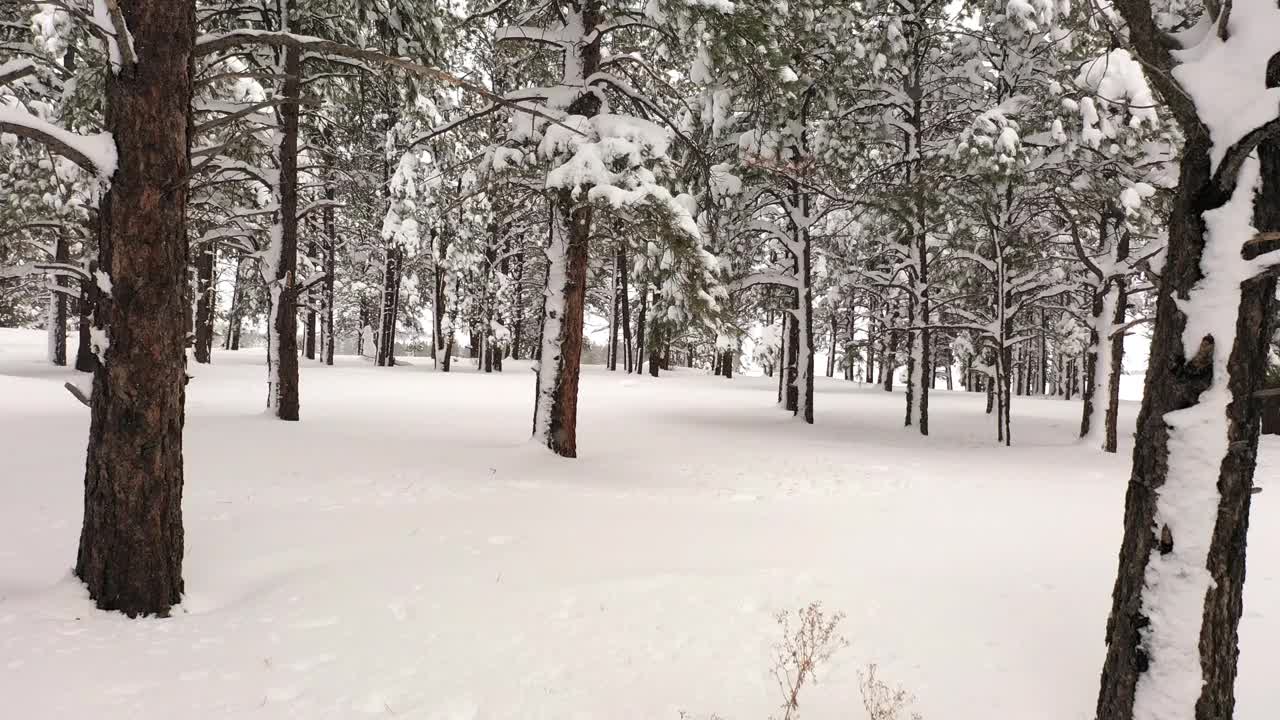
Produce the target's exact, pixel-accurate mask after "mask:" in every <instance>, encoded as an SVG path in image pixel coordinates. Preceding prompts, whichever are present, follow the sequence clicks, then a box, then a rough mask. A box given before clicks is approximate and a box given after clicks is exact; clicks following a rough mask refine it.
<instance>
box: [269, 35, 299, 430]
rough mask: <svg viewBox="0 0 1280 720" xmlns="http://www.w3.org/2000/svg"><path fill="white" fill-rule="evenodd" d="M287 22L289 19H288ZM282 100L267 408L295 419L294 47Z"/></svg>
mask: <svg viewBox="0 0 1280 720" xmlns="http://www.w3.org/2000/svg"><path fill="white" fill-rule="evenodd" d="M286 21H287V19H286ZM283 52H284V67H283V68H282V69H283V71H284V80H283V82H282V87H281V91H282V92H283V94H284V97H285V101H284V102H282V103H281V104H280V129H279V131H278V132H279V133H280V150H279V153H280V157H279V160H280V179H279V203H280V207H279V209H278V210H277V217H278V220H277V222H279V223H280V227H279V228H278V232H279V240H278V243H279V244H278V247H276V248H275V253H274V254H275V257H273V258H272V261H271V263H270V265H271V266H273V267H271V268H270V269H271V270H273V271H274V272H273V277H270V278H267V282H268V283H270V291H271V309H272V313H271V318H270V319H269V322H270V323H271V327H270V328H269V334H270V339H269V340H268V341H267V366H268V375H269V381H268V392H267V407H268V408H271V409H272V410H273V411H274V412H275V415H276V417H278V418H280V419H281V420H297V419H298V279H297V273H298V96H299V94H300V93H301V89H302V83H301V78H300V75H301V72H302V69H301V68H302V59H301V51H300V50H299V49H298V48H296V47H288V48H285V49H284V51H283Z"/></svg>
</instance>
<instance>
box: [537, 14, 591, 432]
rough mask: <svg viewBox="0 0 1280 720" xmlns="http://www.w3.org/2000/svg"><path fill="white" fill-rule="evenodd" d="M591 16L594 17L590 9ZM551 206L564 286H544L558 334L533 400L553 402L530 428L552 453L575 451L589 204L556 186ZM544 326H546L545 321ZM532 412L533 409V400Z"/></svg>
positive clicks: (543, 364)
mask: <svg viewBox="0 0 1280 720" xmlns="http://www.w3.org/2000/svg"><path fill="white" fill-rule="evenodd" d="M591 17H592V18H593V19H594V18H595V15H592V16H591ZM594 47H595V53H594V58H595V63H594V64H593V67H594V66H598V64H599V46H598V45H595V46H594ZM584 54H586V53H584ZM590 107H595V106H594V105H592V106H590ZM593 114H594V113H593ZM552 212H556V213H560V218H559V220H558V221H559V222H562V223H564V231H565V232H566V234H567V237H566V238H565V240H566V244H567V247H566V249H565V254H566V257H565V274H564V287H563V288H558V289H556V288H549V289H548V292H554V291H556V290H559V291H560V292H561V293H563V294H562V298H563V301H562V308H563V315H562V317H561V318H560V335H559V337H558V338H555V339H554V342H555V343H556V349H557V355H556V356H555V357H551V358H548V357H545V355H546V352H545V347H546V344H545V339H544V345H543V347H544V351H543V353H542V355H543V356H544V357H542V358H541V359H540V360H539V370H538V372H539V375H541V374H542V373H545V372H553V373H555V375H554V378H555V382H554V389H553V391H552V393H551V396H550V397H542V394H541V393H539V396H538V398H537V403H542V402H548V401H550V402H551V403H552V404H551V408H550V411H549V415H548V416H547V418H548V425H547V427H546V428H545V429H541V428H537V427H535V428H534V430H535V432H537V431H539V430H541V431H543V432H544V433H545V435H544V437H543V439H544V441H545V442H546V445H547V447H548V448H549V449H550V450H551V451H552V452H554V453H555V454H557V455H560V456H561V457H577V456H578V380H579V375H580V373H581V369H582V323H583V319H584V315H585V310H586V297H587V262H588V259H589V254H590V233H591V207H590V206H582V205H581V204H579V203H577V202H576V201H575V200H574V197H573V193H572V192H571V191H569V190H561V191H558V192H557V193H556V197H555V204H554V206H553V210H552ZM543 332H546V329H545V325H544V330H543ZM541 386H542V378H541V377H539V387H541ZM534 412H535V413H537V412H538V408H537V406H536V405H535V408H534Z"/></svg>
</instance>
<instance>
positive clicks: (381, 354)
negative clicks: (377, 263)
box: [376, 243, 402, 367]
mask: <svg viewBox="0 0 1280 720" xmlns="http://www.w3.org/2000/svg"><path fill="white" fill-rule="evenodd" d="M401 252H402V250H401V248H400V246H399V245H397V244H394V243H389V244H388V246H387V258H386V266H385V267H384V269H383V273H382V306H381V311H380V312H379V313H378V354H377V357H376V364H377V365H378V367H388V366H392V365H395V364H396V360H395V344H396V340H395V326H396V319H397V318H396V306H397V300H398V298H397V295H398V294H399V293H397V291H396V290H397V288H398V287H399V286H400V256H401Z"/></svg>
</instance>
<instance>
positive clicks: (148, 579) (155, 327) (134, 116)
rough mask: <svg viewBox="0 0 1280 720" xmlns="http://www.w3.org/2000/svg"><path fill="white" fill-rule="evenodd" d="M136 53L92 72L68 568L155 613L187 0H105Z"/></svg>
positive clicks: (162, 607) (170, 445)
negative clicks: (90, 309)
mask: <svg viewBox="0 0 1280 720" xmlns="http://www.w3.org/2000/svg"><path fill="white" fill-rule="evenodd" d="M119 7H120V10H121V12H122V13H123V16H124V20H125V22H126V23H127V25H128V27H129V28H130V30H131V31H132V34H133V37H132V40H133V48H134V49H135V51H136V53H137V62H136V63H134V64H131V65H127V66H125V67H122V68H121V69H120V71H119V72H118V73H111V72H108V73H104V75H105V77H106V108H107V109H106V128H107V130H108V131H109V132H111V133H112V136H113V137H114V138H115V143H116V153H117V157H118V166H117V169H116V172H115V175H114V176H113V180H112V184H111V188H110V190H109V191H108V193H107V195H106V197H105V198H104V199H103V202H102V207H101V226H100V230H99V267H100V268H101V269H102V271H103V272H104V273H105V274H106V275H107V276H108V277H109V278H110V282H111V288H112V292H111V295H110V296H109V297H107V296H104V297H102V298H101V299H100V301H99V302H98V303H97V307H96V308H95V313H94V325H95V328H96V331H97V332H98V333H103V334H104V335H103V336H104V337H105V339H106V342H104V343H102V345H100V346H99V347H98V352H99V355H100V358H101V360H102V362H100V363H99V364H98V369H97V370H96V371H95V373H94V380H93V394H92V403H91V411H90V412H91V420H90V425H89V447H88V452H87V456H86V462H85V478H84V524H83V527H82V529H81V532H80V546H79V552H78V555H77V558H76V567H75V572H76V576H77V577H79V578H80V579H81V580H83V581H84V582H85V584H86V585H87V586H88V590H89V596H90V597H91V598H93V600H94V602H95V603H96V604H97V606H98V607H99V608H101V609H104V610H119V611H121V612H124V613H125V614H127V615H129V616H130V617H134V616H137V615H148V614H157V615H163V614H166V613H168V611H169V608H170V607H171V606H173V605H174V604H175V603H177V602H178V601H179V600H180V599H181V596H182V591H183V585H182V554H183V528H182V481H183V463H182V425H183V404H184V401H185V388H184V386H185V383H186V376H185V368H184V365H185V359H186V354H185V346H186V338H185V336H184V331H183V326H184V325H185V322H186V321H185V318H186V312H187V310H186V307H185V305H184V302H183V294H184V288H185V287H186V271H187V270H186V268H187V237H186V207H187V175H188V172H189V170H190V162H189V160H188V151H189V147H190V140H191V115H190V109H191V97H192V68H193V65H192V47H193V45H194V42H195V3H194V2H191V1H190V0H186V1H179V0H119Z"/></svg>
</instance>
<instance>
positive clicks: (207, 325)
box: [192, 243, 217, 363]
mask: <svg viewBox="0 0 1280 720" xmlns="http://www.w3.org/2000/svg"><path fill="white" fill-rule="evenodd" d="M216 253H217V250H216V248H215V247H214V246H213V244H212V243H210V244H207V245H205V246H204V247H200V248H197V249H196V258H195V265H196V317H195V336H196V337H195V343H194V345H193V347H192V355H194V356H195V359H196V362H198V363H209V362H212V360H213V316H214V308H215V307H216V306H217V297H216V296H215V294H214V293H215V292H216V289H217V286H216V285H215V284H214V282H213V276H214V266H215V264H216V262H217V257H216Z"/></svg>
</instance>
